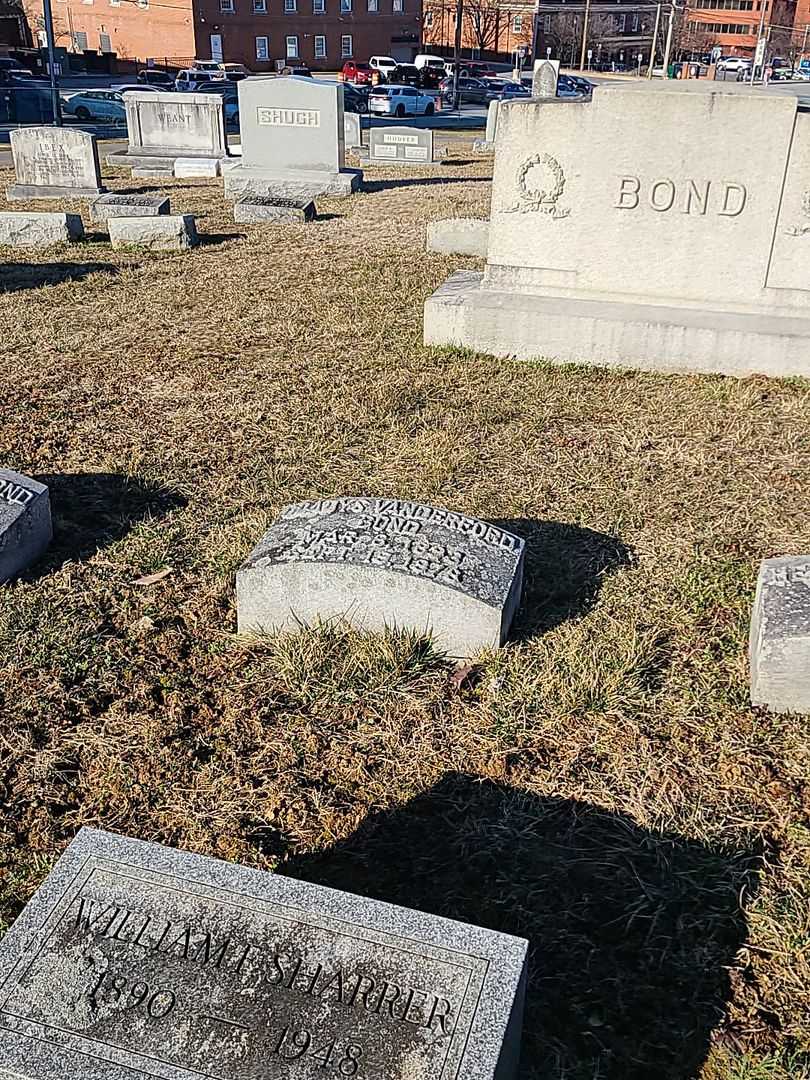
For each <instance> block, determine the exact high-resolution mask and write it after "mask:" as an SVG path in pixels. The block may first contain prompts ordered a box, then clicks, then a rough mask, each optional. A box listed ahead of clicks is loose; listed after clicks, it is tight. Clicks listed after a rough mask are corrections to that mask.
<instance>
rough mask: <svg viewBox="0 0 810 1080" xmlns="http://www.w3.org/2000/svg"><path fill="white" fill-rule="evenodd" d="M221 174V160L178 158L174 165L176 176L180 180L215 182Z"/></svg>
mask: <svg viewBox="0 0 810 1080" xmlns="http://www.w3.org/2000/svg"><path fill="white" fill-rule="evenodd" d="M219 174H220V161H219V158H193V157H182V158H177V159H176V161H175V163H174V175H175V176H176V177H178V178H181V179H182V178H195V177H196V178H198V179H204V180H214V179H216V177H218V176H219Z"/></svg>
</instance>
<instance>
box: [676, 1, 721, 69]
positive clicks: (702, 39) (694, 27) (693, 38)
mask: <svg viewBox="0 0 810 1080" xmlns="http://www.w3.org/2000/svg"><path fill="white" fill-rule="evenodd" d="M676 12H677V14H676V15H675V22H674V23H673V27H672V46H673V47H672V55H673V56H674V57H675V58H676V59H678V60H689V59H691V57H692V56H702V55H703V54H704V53H707V52H709V51H710V50H711V48H712V46H713V45H714V44H715V40H716V38H715V35H714V34H713V33H711V32H710V31H708V30H703V29H702V28H701V25H700V23H696V22H693V21H692V20H691V19H689V18H688V17H687V12H686V10H684V9H676Z"/></svg>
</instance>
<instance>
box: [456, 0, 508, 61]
mask: <svg viewBox="0 0 810 1080" xmlns="http://www.w3.org/2000/svg"><path fill="white" fill-rule="evenodd" d="M506 17H507V16H506V14H505V12H502V11H501V6H500V3H499V0H465V3H464V21H465V23H466V24H467V31H468V35H469V38H470V40H471V41H472V46H473V48H474V49H480V50H481V52H485V51H488V50H492V49H495V50H497V48H498V38H499V37H500V30H501V21H502V20H504V19H505V18H506Z"/></svg>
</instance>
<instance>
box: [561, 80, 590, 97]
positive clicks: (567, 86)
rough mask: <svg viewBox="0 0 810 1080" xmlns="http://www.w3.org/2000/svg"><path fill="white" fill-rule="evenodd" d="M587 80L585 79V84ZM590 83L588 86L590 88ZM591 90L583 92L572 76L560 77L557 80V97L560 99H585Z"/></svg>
mask: <svg viewBox="0 0 810 1080" xmlns="http://www.w3.org/2000/svg"><path fill="white" fill-rule="evenodd" d="M585 81H586V80H584V79H583V82H585ZM590 85H591V84H590V83H588V86H589V87H590ZM590 93H591V90H590V89H588V90H587V91H584V90H582V88H581V87H580V86H578V85H577V84H576V83H575V82H574V80H573V79H572V78H571V76H570V75H560V76H559V77H558V79H557V97H558V98H584V97H586V96H587V94H590Z"/></svg>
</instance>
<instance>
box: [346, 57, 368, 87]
mask: <svg viewBox="0 0 810 1080" xmlns="http://www.w3.org/2000/svg"><path fill="white" fill-rule="evenodd" d="M340 73H341V75H342V76H343V78H344V79H345V80H346V82H353V83H370V82H371V76H372V74H373V72H372V70H371V68H370V67H369V66H368V64H357V63H355V61H354V60H347V61H346V63H345V64H344V65H343V68H342V69H341V72H340Z"/></svg>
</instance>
